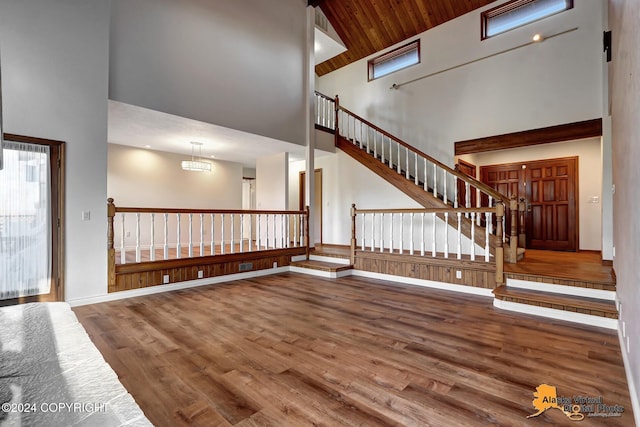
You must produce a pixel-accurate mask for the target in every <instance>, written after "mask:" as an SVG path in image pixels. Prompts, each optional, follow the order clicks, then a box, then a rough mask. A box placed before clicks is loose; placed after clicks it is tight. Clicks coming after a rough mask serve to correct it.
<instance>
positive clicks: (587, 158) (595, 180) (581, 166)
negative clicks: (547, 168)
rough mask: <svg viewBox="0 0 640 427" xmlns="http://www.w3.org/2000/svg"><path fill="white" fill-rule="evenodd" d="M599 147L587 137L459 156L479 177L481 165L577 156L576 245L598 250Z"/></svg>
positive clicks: (599, 238) (600, 223) (600, 222)
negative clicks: (472, 165) (577, 241)
mask: <svg viewBox="0 0 640 427" xmlns="http://www.w3.org/2000/svg"><path fill="white" fill-rule="evenodd" d="M601 145H602V144H601V138H589V139H583V140H578V141H568V142H556V143H553V144H544V145H537V146H533V147H523V148H514V149H509V150H498V151H490V152H486V153H477V154H467V155H464V156H459V157H460V158H461V159H463V160H466V161H467V162H469V163H472V164H474V165H476V166H477V173H478V175H479V174H480V167H481V166H487V165H496V164H503V163H517V162H525V161H533V160H544V159H553V158H560V157H574V156H578V157H579V159H578V213H579V218H578V222H579V227H580V230H579V245H580V249H583V250H598V251H599V250H600V249H601V247H602V238H601V236H602V203H601V202H600V201H601V200H602V161H601ZM478 178H479V177H478ZM592 197H597V198H598V201H599V202H598V203H592Z"/></svg>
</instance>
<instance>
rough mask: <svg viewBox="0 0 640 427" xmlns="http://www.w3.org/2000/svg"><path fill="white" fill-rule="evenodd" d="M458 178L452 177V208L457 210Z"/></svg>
mask: <svg viewBox="0 0 640 427" xmlns="http://www.w3.org/2000/svg"><path fill="white" fill-rule="evenodd" d="M458 179H459V178H458V177H457V176H456V175H453V207H454V208H455V209H458Z"/></svg>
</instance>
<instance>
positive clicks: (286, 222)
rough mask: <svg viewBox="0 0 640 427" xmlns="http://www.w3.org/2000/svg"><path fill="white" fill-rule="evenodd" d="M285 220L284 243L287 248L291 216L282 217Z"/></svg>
mask: <svg viewBox="0 0 640 427" xmlns="http://www.w3.org/2000/svg"><path fill="white" fill-rule="evenodd" d="M284 219H285V227H284V229H285V231H286V232H287V237H286V239H284V242H285V244H286V246H287V248H289V247H291V222H290V221H291V215H285V216H284Z"/></svg>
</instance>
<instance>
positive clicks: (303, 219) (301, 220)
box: [300, 214, 306, 246]
mask: <svg viewBox="0 0 640 427" xmlns="http://www.w3.org/2000/svg"><path fill="white" fill-rule="evenodd" d="M305 218H306V215H305V214H300V246H304V221H305Z"/></svg>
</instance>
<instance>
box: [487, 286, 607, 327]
mask: <svg viewBox="0 0 640 427" xmlns="http://www.w3.org/2000/svg"><path fill="white" fill-rule="evenodd" d="M493 294H494V295H495V297H496V298H498V299H500V300H503V301H505V300H510V299H516V300H518V301H514V302H522V303H525V304H527V303H539V304H532V305H540V306H541V307H547V308H558V309H560V310H566V311H578V309H579V310H580V311H579V312H581V313H584V314H595V315H601V314H599V313H608V314H609V315H608V316H606V317H613V318H615V319H617V318H618V310H617V308H616V304H615V302H614V301H607V300H601V299H597V298H587V297H579V296H574V295H562V294H555V293H550V292H542V291H532V290H525V289H514V288H508V287H506V286H504V285H502V286H498V287H497V288H496V289H494V290H493ZM542 304H545V305H542ZM549 305H550V306H549ZM569 308H571V309H569ZM573 308H575V309H576V310H572V309H573Z"/></svg>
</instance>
